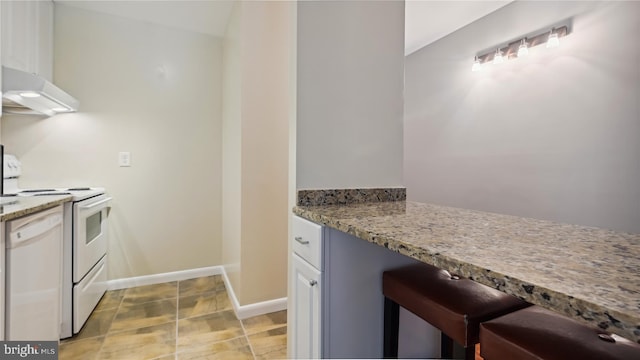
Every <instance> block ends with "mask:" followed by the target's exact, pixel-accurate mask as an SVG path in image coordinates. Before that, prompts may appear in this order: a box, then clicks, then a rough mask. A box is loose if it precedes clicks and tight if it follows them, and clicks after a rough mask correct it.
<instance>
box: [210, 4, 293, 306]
mask: <svg viewBox="0 0 640 360" xmlns="http://www.w3.org/2000/svg"><path fill="white" fill-rule="evenodd" d="M289 9H290V5H289V4H288V3H286V2H267V1H260V2H238V3H236V4H235V6H234V10H233V12H232V18H231V21H230V23H229V27H228V29H227V36H226V38H225V47H224V49H225V55H224V59H225V64H224V69H225V71H224V74H225V76H224V79H225V80H224V104H225V109H224V121H223V123H224V127H223V129H224V155H223V158H224V168H223V172H224V173H225V175H224V180H225V181H224V193H225V195H224V207H223V212H224V215H223V220H224V222H223V233H224V234H225V239H224V250H223V252H224V254H225V259H224V260H225V264H226V265H227V266H226V269H227V270H228V273H229V274H230V276H229V280H230V282H231V286H232V288H233V289H232V290H233V292H234V294H235V295H236V296H237V298H238V301H239V303H240V305H247V304H252V303H257V302H262V301H267V300H273V299H278V298H283V297H286V294H287V237H288V218H289V216H290V215H289V214H290V208H289V206H288V201H289V197H288V194H289V183H288V180H289V179H288V176H289V172H288V166H289V122H290V120H289V109H290V106H291V105H290V98H289V96H290V90H289V86H290V70H289V61H290V48H289V32H290V28H289V26H290V25H289V22H290V20H291V19H290V14H289V12H290V10H289ZM227 210H229V211H227ZM227 236H228V237H227Z"/></svg>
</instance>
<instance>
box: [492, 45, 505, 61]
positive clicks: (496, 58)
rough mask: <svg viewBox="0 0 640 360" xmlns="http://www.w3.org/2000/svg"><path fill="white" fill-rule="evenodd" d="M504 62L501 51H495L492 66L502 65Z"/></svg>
mask: <svg viewBox="0 0 640 360" xmlns="http://www.w3.org/2000/svg"><path fill="white" fill-rule="evenodd" d="M503 62H504V57H503V56H502V51H500V48H498V49H497V50H496V53H495V55H493V63H494V64H502V63H503Z"/></svg>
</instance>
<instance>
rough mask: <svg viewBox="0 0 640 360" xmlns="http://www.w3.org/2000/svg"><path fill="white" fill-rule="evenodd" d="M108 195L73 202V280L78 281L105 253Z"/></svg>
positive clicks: (109, 199)
mask: <svg viewBox="0 0 640 360" xmlns="http://www.w3.org/2000/svg"><path fill="white" fill-rule="evenodd" d="M110 201H111V198H110V197H107V196H106V195H104V194H103V195H99V196H96V197H92V198H90V199H86V200H82V201H78V202H76V203H74V204H73V282H74V283H78V282H79V281H80V280H82V278H83V277H84V276H85V275H86V274H87V273H88V272H89V270H90V269H91V268H92V267H93V266H94V265H95V264H96V263H97V262H98V260H100V259H101V258H102V257H103V256H104V255H105V254H106V253H107V239H108V233H107V231H108V230H107V227H108V226H107V225H108V222H107V217H108V215H109V209H110V206H109V202H110Z"/></svg>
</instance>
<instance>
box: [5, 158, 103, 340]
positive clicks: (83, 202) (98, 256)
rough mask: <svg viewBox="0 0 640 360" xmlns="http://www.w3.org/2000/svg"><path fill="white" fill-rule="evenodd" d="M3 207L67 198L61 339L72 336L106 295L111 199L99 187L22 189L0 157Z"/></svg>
mask: <svg viewBox="0 0 640 360" xmlns="http://www.w3.org/2000/svg"><path fill="white" fill-rule="evenodd" d="M3 172H4V174H3V177H4V178H3V187H4V194H3V196H2V199H3V201H7V200H9V199H11V198H12V197H24V196H50V195H70V196H71V201H69V202H67V203H65V204H64V222H63V246H62V248H63V250H62V251H63V260H62V266H63V268H62V299H61V301H62V314H61V316H62V321H61V322H62V323H61V327H60V338H61V339H64V338H68V337H71V336H73V335H74V334H77V333H78V332H79V331H80V329H81V328H82V326H83V325H84V323H85V322H86V321H87V318H88V317H89V315H91V312H92V311H93V309H94V308H95V307H96V305H97V304H98V302H99V301H100V299H101V298H102V295H104V293H105V292H106V290H107V241H108V216H109V211H110V209H111V207H110V206H109V204H110V202H111V197H109V196H108V195H107V194H106V192H105V189H104V188H101V187H69V188H42V189H22V188H20V187H19V185H18V179H19V177H20V175H21V174H22V164H21V163H20V161H18V159H17V158H16V157H15V156H13V155H8V154H5V155H4V156H3Z"/></svg>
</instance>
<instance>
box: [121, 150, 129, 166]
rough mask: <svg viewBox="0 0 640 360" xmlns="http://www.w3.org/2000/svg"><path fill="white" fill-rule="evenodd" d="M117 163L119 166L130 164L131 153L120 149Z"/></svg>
mask: <svg viewBox="0 0 640 360" xmlns="http://www.w3.org/2000/svg"><path fill="white" fill-rule="evenodd" d="M118 165H119V166H120V167H126V166H131V153H130V152H128V151H121V152H119V153H118Z"/></svg>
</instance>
